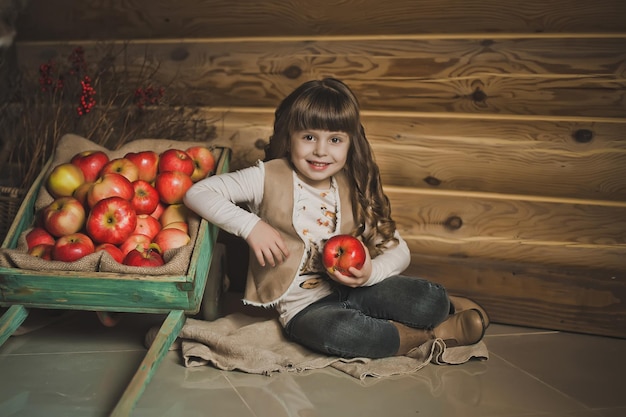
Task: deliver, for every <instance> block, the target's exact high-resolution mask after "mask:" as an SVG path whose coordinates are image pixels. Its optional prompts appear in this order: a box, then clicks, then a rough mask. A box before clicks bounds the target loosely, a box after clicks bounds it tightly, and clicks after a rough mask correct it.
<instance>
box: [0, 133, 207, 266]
mask: <svg viewBox="0 0 626 417" xmlns="http://www.w3.org/2000/svg"><path fill="white" fill-rule="evenodd" d="M195 145H201V146H208V144H207V143H206V142H191V141H173V140H167V139H137V140H134V141H132V142H129V143H127V144H125V145H124V146H122V147H121V148H119V149H116V150H110V149H107V148H104V147H102V146H100V145H98V144H96V143H94V142H92V141H90V140H88V139H86V138H84V137H82V136H78V135H74V134H67V135H64V136H63V137H62V138H61V140H60V141H59V144H58V146H57V148H56V149H55V152H54V155H53V156H52V163H51V165H50V168H49V170H52V169H53V168H54V167H55V166H57V165H58V164H61V163H65V162H69V161H70V159H71V158H72V156H74V155H75V154H76V153H78V152H82V151H87V150H101V151H104V152H106V153H107V154H108V155H109V158H110V159H114V158H121V157H123V156H124V155H125V154H127V153H128V152H140V151H143V150H153V151H155V152H157V153H161V152H163V151H165V150H167V149H183V150H184V149H187V148H189V147H191V146H195ZM53 200H54V198H53V197H52V196H51V195H50V194H49V193H48V191H47V190H46V187H45V181H44V184H42V186H41V188H40V189H39V194H38V195H37V200H36V201H35V210H36V211H37V212H38V211H40V210H41V209H43V208H44V207H46V206H47V205H48V204H50V203H52V201H53ZM200 220H201V219H200V218H199V217H198V216H197V215H195V214H190V217H189V222H188V223H189V236H190V237H191V241H190V243H189V244H188V245H186V246H183V247H181V248H178V249H173V250H169V251H166V252H165V253H164V254H163V256H164V260H165V264H164V265H162V266H158V267H134V266H127V265H122V264H119V263H117V262H116V261H115V260H114V259H113V258H112V257H111V256H110V255H109V254H108V253H107V252H104V251H100V252H97V253H93V254H91V255H88V256H85V257H83V258H81V259H79V260H77V261H76V262H60V261H46V260H43V259H40V258H38V257H35V256H31V255H28V254H27V253H26V252H27V245H26V238H25V236H26V234H27V233H28V232H29V231H30V230H31V228H28V229H27V230H25V231H24V232H23V233H22V234H21V235H20V237H19V242H18V245H17V247H16V248H15V249H0V266H3V267H8V268H20V269H28V270H34V271H80V272H98V271H100V272H114V273H123V274H133V275H138V276H140V275H184V274H185V273H186V272H187V269H188V267H189V261H190V258H191V253H192V251H193V246H194V245H195V242H196V238H197V236H198V230H199V226H200Z"/></svg>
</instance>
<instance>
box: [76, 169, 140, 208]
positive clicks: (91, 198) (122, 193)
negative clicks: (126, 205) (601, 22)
mask: <svg viewBox="0 0 626 417" xmlns="http://www.w3.org/2000/svg"><path fill="white" fill-rule="evenodd" d="M134 195H135V189H134V188H133V183H132V182H130V181H129V180H128V178H126V177H124V176H123V175H121V174H115V173H108V174H103V175H102V176H101V177H100V178H98V179H97V180H96V182H94V183H93V185H92V186H91V188H90V189H89V191H88V192H87V205H89V207H93V206H95V205H96V203H97V202H98V201H101V200H104V199H105V198H109V197H121V198H123V199H124V200H128V201H130V200H131V199H132V198H133V196H134Z"/></svg>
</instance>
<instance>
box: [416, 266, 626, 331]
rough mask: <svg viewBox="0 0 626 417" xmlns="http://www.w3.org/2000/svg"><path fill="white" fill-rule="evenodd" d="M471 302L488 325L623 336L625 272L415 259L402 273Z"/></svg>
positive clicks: (624, 321) (625, 324)
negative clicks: (478, 306) (481, 309)
mask: <svg viewBox="0 0 626 417" xmlns="http://www.w3.org/2000/svg"><path fill="white" fill-rule="evenodd" d="M405 272H406V273H407V274H408V275H411V276H421V277H424V278H427V279H431V280H434V281H436V282H440V283H442V284H443V285H444V286H446V288H447V289H448V291H449V292H450V293H451V294H457V295H464V296H467V297H470V298H472V299H475V300H476V301H477V302H479V303H480V304H481V305H483V307H485V309H486V311H487V312H488V314H489V316H490V317H491V319H492V321H493V322H495V323H506V324H514V325H521V326H529V327H534V328H537V327H538V328H545V329H553V330H564V331H572V332H582V333H589V334H596V335H602V336H613V337H621V338H625V337H626V302H625V301H624V300H626V272H625V271H624V270H621V271H612V270H610V269H595V268H591V269H587V268H580V267H576V268H568V267H565V266H561V267H554V266H547V265H541V264H539V265H537V264H532V263H529V262H524V263H519V264H516V263H505V262H497V261H493V260H483V259H459V258H452V257H435V256H421V255H419V254H413V256H412V262H411V266H410V267H409V268H408V269H407V271H405Z"/></svg>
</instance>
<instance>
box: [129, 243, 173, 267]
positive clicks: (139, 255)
mask: <svg viewBox="0 0 626 417" xmlns="http://www.w3.org/2000/svg"><path fill="white" fill-rule="evenodd" d="M151 246H152V245H151ZM164 263H165V262H164V261H163V257H162V256H161V254H160V253H159V251H158V250H157V249H156V248H154V247H150V246H149V247H147V248H145V249H133V250H131V251H130V252H128V254H127V255H126V257H125V258H124V265H130V266H150V267H154V266H161V265H163V264H164Z"/></svg>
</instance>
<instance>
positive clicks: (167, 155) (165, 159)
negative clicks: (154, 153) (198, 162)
mask: <svg viewBox="0 0 626 417" xmlns="http://www.w3.org/2000/svg"><path fill="white" fill-rule="evenodd" d="M194 169H195V165H194V163H193V161H192V160H191V158H190V157H189V155H187V152H185V151H183V150H180V149H168V150H166V151H163V152H162V153H161V155H159V172H166V171H180V172H182V173H183V174H187V175H189V176H191V174H193V170H194Z"/></svg>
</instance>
